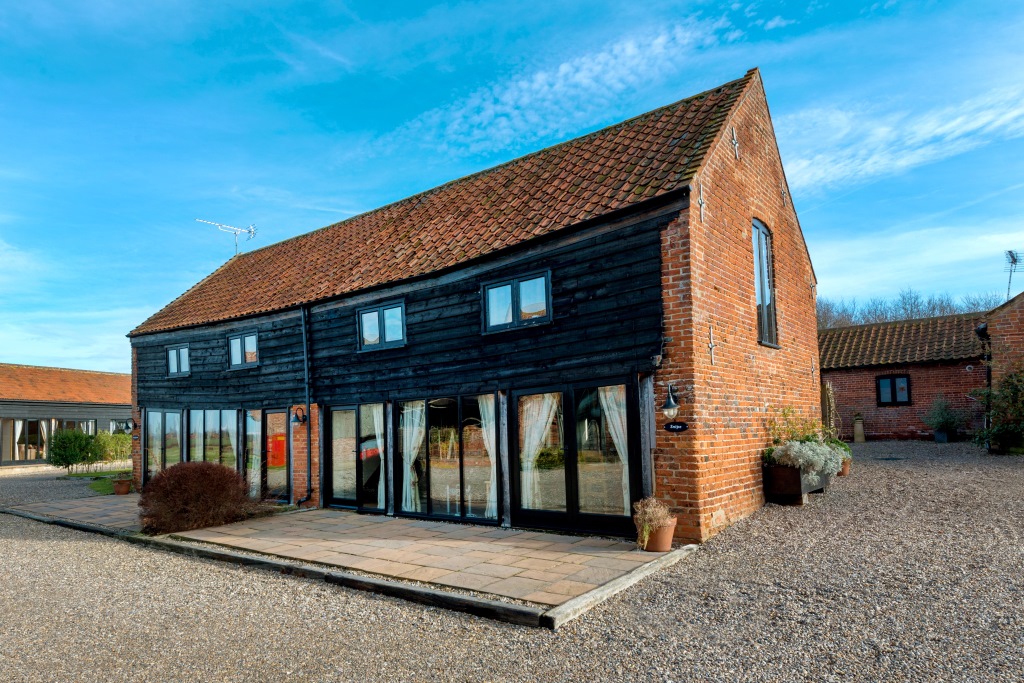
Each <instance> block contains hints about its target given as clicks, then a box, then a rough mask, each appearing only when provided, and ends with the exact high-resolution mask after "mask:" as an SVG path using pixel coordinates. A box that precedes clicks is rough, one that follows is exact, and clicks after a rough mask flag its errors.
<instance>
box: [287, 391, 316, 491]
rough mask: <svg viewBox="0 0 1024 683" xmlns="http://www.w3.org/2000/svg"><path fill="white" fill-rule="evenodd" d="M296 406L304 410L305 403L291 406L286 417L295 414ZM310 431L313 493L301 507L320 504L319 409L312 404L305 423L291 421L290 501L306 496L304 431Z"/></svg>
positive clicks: (289, 417)
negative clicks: (299, 423)
mask: <svg viewBox="0 0 1024 683" xmlns="http://www.w3.org/2000/svg"><path fill="white" fill-rule="evenodd" d="M296 408H302V410H303V411H305V410H306V406H305V404H303V405H295V406H292V407H291V409H289V411H288V419H289V421H290V420H291V416H292V415H294V414H295V409H296ZM307 430H310V431H311V433H312V451H313V495H312V497H311V498H310V499H309V500H308V501H307V502H305V503H303V504H302V506H303V507H316V506H318V505H319V504H320V410H319V409H318V407H317V406H316V404H313V405H311V406H310V407H309V419H308V420H306V422H305V424H301V425H298V424H295V423H294V422H292V423H291V434H292V503H297V502H298V501H300V500H302V499H303V498H305V497H306V486H307V485H308V481H309V480H308V479H307V470H306V464H307V463H306V453H307V451H306V432H307Z"/></svg>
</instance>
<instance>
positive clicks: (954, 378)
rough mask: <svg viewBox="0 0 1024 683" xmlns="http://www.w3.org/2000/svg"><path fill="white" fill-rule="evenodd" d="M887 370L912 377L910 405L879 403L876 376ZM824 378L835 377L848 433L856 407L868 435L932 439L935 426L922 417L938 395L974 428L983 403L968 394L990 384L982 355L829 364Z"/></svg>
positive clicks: (842, 420)
mask: <svg viewBox="0 0 1024 683" xmlns="http://www.w3.org/2000/svg"><path fill="white" fill-rule="evenodd" d="M968 368H970V369H969V370H968ZM884 375H907V376H909V377H910V400H911V404H910V405H908V406H879V405H878V398H877V393H876V388H875V380H876V378H877V377H881V376H884ZM821 378H822V381H824V382H831V383H832V390H833V392H834V393H835V397H836V409H837V411H838V413H839V421H840V425H839V427H840V431H841V433H842V435H843V438H845V439H852V438H853V415H854V413H860V414H861V416H862V417H863V418H864V435H865V436H866V437H867V438H868V439H930V438H932V429H931V428H930V427H928V426H927V425H926V424H925V423H924V417H925V415H927V414H928V411H929V410H931V407H932V404H933V403H934V402H935V400H936V399H937V398H939V397H943V398H945V399H946V400H947V401H949V403H950V404H951V405H952V406H953V407H954V408H956V409H958V410H962V411H964V412H965V413H966V414H967V415H968V416H969V417H970V425H969V428H970V429H972V430H973V429H977V428H979V427H980V426H981V425H982V418H983V413H984V404H983V402H982V401H979V400H976V399H973V398H971V397H970V393H971V392H972V391H974V390H975V389H984V388H985V386H986V372H985V365H984V363H983V362H982V359H981V358H978V359H975V360H973V361H972V360H965V361H959V362H952V363H915V364H908V365H890V366H886V367H871V368H850V369H843V370H825V371H824V372H822V373H821Z"/></svg>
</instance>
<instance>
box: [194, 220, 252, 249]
mask: <svg viewBox="0 0 1024 683" xmlns="http://www.w3.org/2000/svg"><path fill="white" fill-rule="evenodd" d="M196 221H197V222H199V223H207V224H209V225H216V226H217V229H218V230H223V231H224V232H230V233H231V234H232V235H234V236H235V256H238V236H239V235H241V234H242V233H243V232H244V233H248V235H249V236H248V237H246V238H245V239H246V240H251V239H252V238H253V237H255V236H256V224H255V223H253V224H252V225H250V226H249V227H248V228H236V227H234V226H233V225H224V224H223V223H214V222H213V221H204V220H203V219H202V218H197V219H196Z"/></svg>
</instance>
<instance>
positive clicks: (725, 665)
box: [0, 442, 1024, 683]
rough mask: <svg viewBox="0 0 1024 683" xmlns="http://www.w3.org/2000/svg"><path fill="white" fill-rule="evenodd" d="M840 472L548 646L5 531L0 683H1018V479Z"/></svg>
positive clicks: (171, 560) (104, 542) (955, 448)
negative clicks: (820, 489)
mask: <svg viewBox="0 0 1024 683" xmlns="http://www.w3.org/2000/svg"><path fill="white" fill-rule="evenodd" d="M855 455H856V457H857V459H856V460H855V461H854V472H853V476H851V477H849V478H846V479H840V480H838V481H837V482H836V483H835V484H834V485H833V487H832V489H831V490H830V492H829V493H828V494H827V495H825V496H815V497H813V499H812V503H811V504H810V505H808V506H805V507H803V508H784V507H778V506H767V507H765V508H764V509H762V510H760V511H759V512H757V513H756V514H755V515H753V516H752V517H750V518H749V519H746V520H744V521H742V522H740V523H738V524H736V525H734V526H733V527H732V528H730V529H729V530H727V531H726V532H724V533H722V534H720V535H719V536H717V537H715V538H714V539H712V540H711V541H710V542H708V543H707V544H705V545H704V546H703V547H702V548H701V549H700V551H698V552H697V553H696V554H695V555H694V556H691V557H690V558H688V559H686V560H684V561H683V562H681V563H680V564H678V565H675V566H674V567H672V568H670V569H668V570H666V571H663V572H660V573H658V574H656V575H654V576H653V577H651V578H649V579H647V580H645V581H643V582H641V583H639V584H637V585H636V586H634V587H632V588H631V589H629V590H627V591H625V592H623V593H621V594H619V595H618V596H616V597H614V598H612V599H611V600H609V601H608V602H606V603H604V604H602V605H600V606H599V607H597V608H596V609H594V610H592V611H591V612H589V613H587V614H586V615H584V616H583V617H581V618H580V619H577V620H576V621H573V622H570V623H569V624H568V625H567V626H566V627H564V628H563V629H561V630H559V631H557V632H551V631H547V630H542V629H528V628H522V627H516V626H511V625H508V624H501V623H496V622H492V621H488V620H485V619H478V618H475V617H470V616H466V615H462V614H456V613H452V612H447V611H444V610H439V609H434V608H427V607H422V606H419V605H413V604H410V603H405V602H403V601H400V600H395V599H392V598H385V597H378V596H374V595H369V594H365V593H360V592H355V591H350V590H346V589H341V588H337V587H333V586H328V585H325V584H322V583H317V582H313V581H309V580H305V579H298V578H294V577H286V576H280V575H276V574H272V573H269V572H266V571H261V570H253V569H246V568H239V567H233V566H229V565H224V564H220V563H216V562H212V561H207V560H198V559H192V558H186V557H181V556H177V555H173V554H170V553H166V552H163V551H158V550H152V549H148V548H140V547H136V546H133V545H129V544H127V543H123V542H120V541H116V540H113V539H109V538H105V537H101V536H97V535H92V534H87V533H80V532H76V531H72V530H68V529H63V528H59V527H53V526H47V525H43V524H39V523H35V522H32V521H29V520H25V519H20V518H16V517H11V516H7V515H0V606H2V609H0V680H2V681H10V682H12V683H13V682H15V681H83V682H85V681H190V682H192V683H194V682H198V681H280V680H285V679H289V680H298V681H407V680H408V681H415V680H444V681H535V680H536V681H577V680H579V681H606V680H607V681H611V680H624V681H638V680H652V681H691V680H692V681H700V680H715V681H718V680H722V681H822V680H824V681H850V680H856V681H882V680H884V681H893V680H901V681H903V680H905V681H1018V680H1024V571H1022V570H1024V543H1022V541H1024V539H1022V535H1024V459H1022V458H999V457H992V456H985V455H981V453H980V451H978V450H977V449H975V448H974V447H972V446H970V445H967V444H948V445H936V444H927V443H907V442H902V443H900V442H897V443H871V444H865V445H859V446H857V447H856V448H855ZM879 458H902V459H900V460H881V459H879ZM9 483H10V482H9V481H8V480H6V479H0V491H4V490H5V489H6V487H7V486H8V484H9ZM62 483H68V482H62ZM0 495H8V496H9V495H10V494H9V493H0Z"/></svg>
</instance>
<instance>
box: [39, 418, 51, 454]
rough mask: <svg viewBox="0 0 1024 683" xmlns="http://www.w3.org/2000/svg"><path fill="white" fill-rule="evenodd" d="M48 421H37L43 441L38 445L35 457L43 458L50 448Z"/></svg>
mask: <svg viewBox="0 0 1024 683" xmlns="http://www.w3.org/2000/svg"><path fill="white" fill-rule="evenodd" d="M49 432H50V421H49V420H40V421H39V434H40V436H42V437H43V443H42V444H41V445H40V447H39V455H38V456H37V457H40V458H45V457H47V456H48V455H49V453H48V451H49V448H50V433H49Z"/></svg>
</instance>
